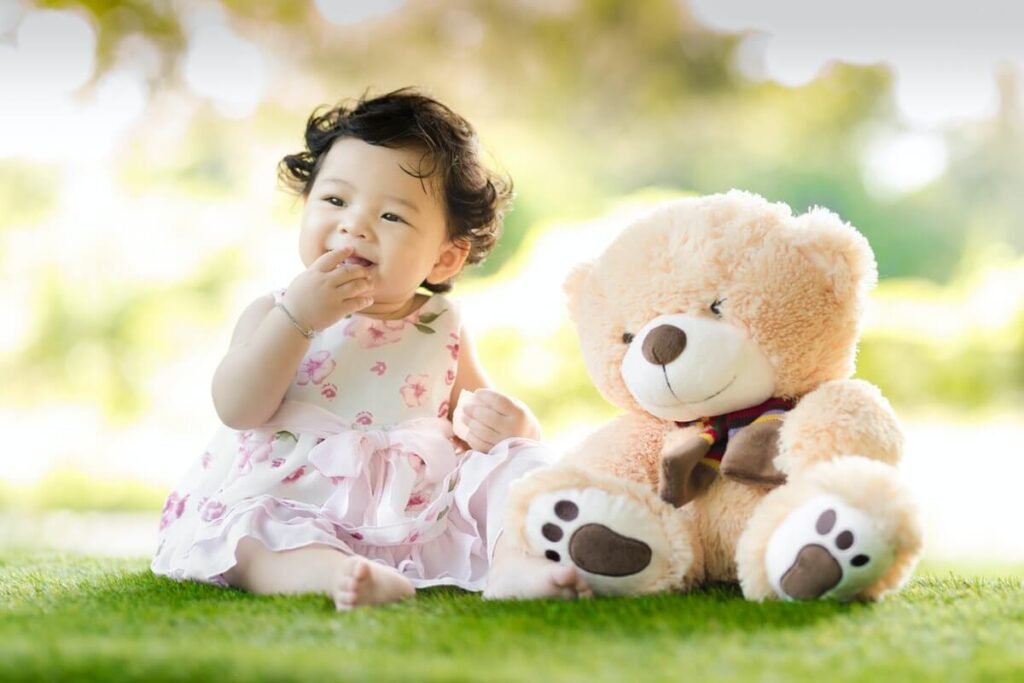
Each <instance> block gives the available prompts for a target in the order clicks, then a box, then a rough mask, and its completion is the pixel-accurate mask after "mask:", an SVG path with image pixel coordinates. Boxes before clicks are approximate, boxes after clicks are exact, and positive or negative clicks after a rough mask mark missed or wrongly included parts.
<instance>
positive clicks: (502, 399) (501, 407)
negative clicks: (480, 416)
mask: <svg viewBox="0 0 1024 683" xmlns="http://www.w3.org/2000/svg"><path fill="white" fill-rule="evenodd" d="M473 398H475V399H477V401H479V402H480V403H481V404H483V405H485V406H487V407H488V408H491V409H492V410H495V411H497V412H499V413H501V414H502V415H508V414H510V413H512V412H514V411H515V409H516V405H515V403H513V402H512V399H510V398H509V397H508V396H506V395H505V394H503V393H501V392H500V391H495V390H494V389H477V390H476V391H475V392H473Z"/></svg>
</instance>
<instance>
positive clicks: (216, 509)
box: [203, 500, 228, 522]
mask: <svg viewBox="0 0 1024 683" xmlns="http://www.w3.org/2000/svg"><path fill="white" fill-rule="evenodd" d="M227 509H228V506H227V505H225V504H224V503H222V502H220V501H219V500H208V501H206V505H204V506H203V521H204V522H216V521H217V520H218V519H220V518H221V517H223V516H224V513H225V512H227Z"/></svg>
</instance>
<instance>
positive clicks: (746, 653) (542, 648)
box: [0, 553, 1024, 683]
mask: <svg viewBox="0 0 1024 683" xmlns="http://www.w3.org/2000/svg"><path fill="white" fill-rule="evenodd" d="M60 679H66V680H76V681H86V680H104V681H105V680H121V679H131V680H145V681H158V680H181V681H191V680H197V679H198V680H214V681H220V680H225V681H226V680H232V681H233V680H247V679H269V680H276V681H285V680H288V681H321V680H374V681H385V680H401V681H406V682H407V681H414V680H437V681H458V680H487V681H511V680H521V681H545V682H547V681H555V680H576V681H587V682H588V683H591V682H593V681H604V680H607V681H624V680H630V681H633V680H664V681H673V682H679V683H682V682H687V681H729V680H744V681H745V680H772V681H793V680H814V679H818V680H821V681H829V682H831V681H837V680H901V681H903V680H1017V681H1019V680H1024V586H1022V579H1021V577H1020V576H1019V575H1018V576H1015V577H1011V576H1004V577H1002V578H999V577H987V578H981V577H964V576H957V575H956V574H952V573H946V574H943V575H931V574H924V575H921V576H919V577H918V578H916V579H915V580H914V581H913V583H912V584H911V585H910V586H909V587H908V588H907V589H905V590H904V591H903V592H902V593H901V594H899V595H897V596H894V597H892V598H890V599H889V600H887V601H885V602H883V603H881V604H877V605H837V604H832V603H807V604H783V603H767V604H760V605H759V604H753V603H748V602H745V601H744V600H743V599H742V598H741V597H740V595H739V593H738V591H737V590H736V589H735V588H732V587H717V588H712V589H709V590H706V591H703V592H699V593H694V594H691V595H685V596H675V595H661V596H649V597H641V598H617V599H597V600H591V601H583V602H577V603H560V602H520V603H512V602H509V603H491V602H483V601H481V600H480V599H479V597H477V596H476V595H472V594H468V593H462V592H460V591H457V590H451V589H434V590H430V591H425V592H422V593H421V594H420V595H419V596H418V597H417V599H416V600H414V601H410V602H407V603H404V604H401V605H395V606H389V607H384V608H376V609H361V610H357V611H355V612H350V613H336V612H334V611H333V610H332V609H331V608H330V607H329V605H328V602H327V599H326V598H319V597H316V596H302V597H291V598H286V597H274V598H266V597H257V596H252V595H246V594H243V593H240V592H237V591H232V590H221V589H217V588H213V587H210V586H203V585H198V584H192V583H175V582H172V581H169V580H164V579H157V578H155V577H153V576H152V575H150V574H149V572H148V570H147V568H146V562H145V561H144V560H141V559H139V560H114V559H100V558H88V557H81V556H68V555H56V554H49V555H45V554H39V553H34V554H19V555H17V556H15V557H7V558H6V559H0V680H4V681H8V680H60Z"/></svg>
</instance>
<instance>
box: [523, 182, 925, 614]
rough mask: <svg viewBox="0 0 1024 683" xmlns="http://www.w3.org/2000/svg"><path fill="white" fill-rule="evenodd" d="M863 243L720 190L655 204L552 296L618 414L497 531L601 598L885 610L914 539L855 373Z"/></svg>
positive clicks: (850, 233)
mask: <svg viewBox="0 0 1024 683" xmlns="http://www.w3.org/2000/svg"><path fill="white" fill-rule="evenodd" d="M876 280H877V268H876V265H875V259H874V255H873V253H872V251H871V248H870V247H869V245H868V242H867V240H866V239H865V238H864V237H863V236H862V235H861V234H860V233H859V232H858V231H857V230H856V229H855V228H853V227H852V226H851V225H849V224H848V223H846V222H844V221H843V220H841V219H840V218H839V217H838V216H837V215H836V214H834V213H833V212H831V211H829V210H827V209H824V208H813V209H811V210H809V211H808V212H807V213H804V214H802V215H794V214H793V213H792V211H791V210H790V208H789V207H788V206H787V205H785V204H783V203H771V202H769V201H767V200H765V199H764V198H762V197H760V196H757V195H754V194H751V193H747V192H742V191H737V190H733V191H730V192H728V193H724V194H716V195H711V196H704V197H689V198H685V199H674V200H669V201H664V202H662V203H660V204H658V205H656V206H655V207H653V209H652V210H651V211H650V212H649V213H647V214H645V215H644V216H642V217H641V218H639V219H636V220H634V221H633V222H632V223H631V224H629V225H627V226H626V227H625V228H624V229H623V230H622V231H621V233H619V234H618V236H617V237H616V238H615V239H614V240H613V241H612V242H611V244H610V245H609V246H608V247H607V248H606V249H605V250H604V251H603V253H601V254H600V255H599V256H598V257H597V258H596V259H595V260H594V261H592V262H588V263H584V264H581V265H579V266H578V267H576V268H575V269H574V270H573V271H572V272H571V274H570V275H569V277H568V279H567V281H566V284H565V291H566V293H567V295H568V303H569V312H570V317H571V319H572V321H573V323H574V324H575V326H576V331H577V333H578V336H579V342H580V348H581V351H582V354H583V358H584V361H585V365H586V367H587V371H588V373H589V374H590V376H591V379H592V381H593V382H594V384H595V385H596V388H597V389H598V390H599V391H600V393H601V394H602V396H603V397H604V398H605V399H606V400H608V401H609V402H611V403H612V404H613V405H614V406H616V407H617V408H618V409H620V410H621V411H622V414H621V415H620V416H618V417H617V418H615V419H613V420H611V421H610V422H608V423H606V424H604V425H602V426H601V427H600V428H598V429H596V430H595V431H593V432H592V433H591V434H590V435H589V436H588V437H587V438H585V439H584V440H583V441H582V443H580V444H579V445H578V446H576V447H575V448H572V449H571V450H570V451H569V452H567V453H565V454H564V455H563V457H561V458H560V459H559V460H558V461H557V462H555V463H553V464H551V465H548V466H545V467H543V468H541V469H538V470H535V471H533V472H531V473H530V474H529V475H527V476H525V477H524V478H522V479H521V480H519V481H518V482H517V483H516V484H515V485H514V487H513V488H512V490H511V491H510V493H509V502H508V508H507V511H506V521H505V532H506V533H507V534H510V535H511V538H512V541H511V543H512V544H513V545H515V546H517V548H518V550H519V551H520V552H521V553H523V554H526V555H528V556H536V557H544V558H547V559H548V560H550V561H552V562H556V563H560V564H567V565H572V566H574V567H576V569H577V570H578V571H579V572H580V574H581V576H582V577H583V578H584V579H585V580H586V581H587V583H588V584H589V585H590V586H591V587H592V588H593V590H594V592H595V593H597V594H604V595H622V594H641V593H652V592H660V591H678V592H681V591H687V590H690V589H693V588H695V587H697V586H700V585H702V584H705V583H709V582H731V583H739V585H740V587H741V590H742V592H743V595H744V596H745V597H746V598H747V599H750V600H757V601H761V600H766V599H784V600H811V599H819V598H822V599H836V600H844V601H845V600H877V599H879V598H881V597H882V596H883V595H884V594H886V593H887V592H889V591H892V590H894V589H897V588H898V587H899V586H901V585H902V584H903V583H904V582H905V581H906V580H907V579H908V578H909V576H910V574H911V573H912V571H913V568H914V566H915V565H916V563H917V561H918V558H919V556H920V553H921V548H922V532H921V524H920V520H919V513H918V509H917V506H916V504H915V502H914V500H913V497H912V496H911V494H910V491H909V488H908V486H907V485H906V483H905V482H903V480H902V479H901V477H900V476H899V473H898V470H897V469H896V465H897V463H898V461H899V459H900V455H901V452H902V450H903V436H902V431H901V428H900V425H899V422H898V420H897V418H896V416H895V414H894V413H893V410H892V408H891V407H890V405H889V403H888V402H887V401H886V399H885V398H884V397H883V396H882V393H881V392H880V391H879V390H878V388H876V387H875V386H874V385H872V384H870V383H868V382H865V381H863V380H858V379H851V376H852V375H853V371H854V357H855V354H856V346H857V340H858V336H859V332H860V327H861V322H862V319H863V315H864V308H865V304H866V300H867V295H868V292H869V291H870V289H871V288H872V287H873V286H874V285H875V283H876Z"/></svg>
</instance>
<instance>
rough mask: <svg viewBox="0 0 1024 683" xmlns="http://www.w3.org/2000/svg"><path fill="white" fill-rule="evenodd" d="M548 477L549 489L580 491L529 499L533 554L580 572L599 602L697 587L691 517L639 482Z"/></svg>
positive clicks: (528, 539) (547, 492) (526, 525)
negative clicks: (559, 484)
mask: <svg viewBox="0 0 1024 683" xmlns="http://www.w3.org/2000/svg"><path fill="white" fill-rule="evenodd" d="M545 475H547V476H545ZM542 476H543V477H544V479H547V480H548V481H545V482H544V483H546V484H549V485H550V484H552V483H555V482H557V481H559V480H560V479H561V480H562V483H569V481H570V480H571V481H573V483H574V484H576V486H573V487H571V488H554V487H552V488H548V486H543V487H540V488H541V489H542V490H539V491H536V492H535V493H534V495H533V496H532V497H531V498H530V499H529V503H528V505H527V507H526V509H525V515H524V517H523V532H522V537H523V540H524V541H525V543H526V548H525V550H526V551H527V553H528V554H530V555H535V556H537V557H544V558H547V559H548V560H550V561H552V562H558V563H560V564H563V565H571V566H574V567H576V569H577V570H578V571H579V573H580V575H581V576H582V577H583V579H584V580H585V581H586V583H587V584H588V585H589V586H591V587H592V588H593V590H594V592H595V593H596V594H599V595H622V594H636V593H649V592H655V591H661V590H670V589H680V588H683V587H684V586H686V585H688V584H689V583H692V581H693V571H691V570H695V561H694V549H693V548H692V547H691V546H692V540H691V539H692V530H691V524H692V522H691V520H690V518H689V516H688V515H686V514H683V513H680V512H679V511H676V510H673V509H672V508H671V507H669V506H667V505H665V504H664V503H662V502H661V501H660V500H659V499H658V498H657V496H656V495H655V494H654V492H653V491H650V490H648V489H645V488H643V487H641V486H639V485H637V484H634V483H633V482H627V481H620V480H615V479H606V478H589V477H580V475H579V473H576V474H573V473H571V472H567V471H564V472H562V473H559V472H558V471H556V470H552V471H549V472H547V473H544V475H542ZM534 481H538V480H537V479H534ZM580 484H584V485H583V486H580Z"/></svg>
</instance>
